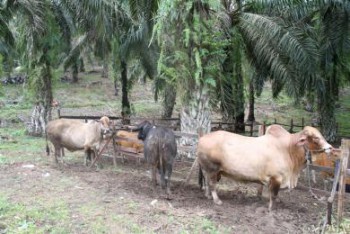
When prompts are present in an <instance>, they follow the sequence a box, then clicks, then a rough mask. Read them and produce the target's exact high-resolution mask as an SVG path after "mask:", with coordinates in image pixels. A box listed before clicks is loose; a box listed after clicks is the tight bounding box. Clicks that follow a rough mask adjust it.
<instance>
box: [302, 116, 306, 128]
mask: <svg viewBox="0 0 350 234" xmlns="http://www.w3.org/2000/svg"><path fill="white" fill-rule="evenodd" d="M301 127H302V128H303V129H304V127H305V119H304V117H303V118H301Z"/></svg>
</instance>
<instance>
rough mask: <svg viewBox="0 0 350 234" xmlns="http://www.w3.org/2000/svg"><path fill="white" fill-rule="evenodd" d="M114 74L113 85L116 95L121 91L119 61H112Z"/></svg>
mask: <svg viewBox="0 0 350 234" xmlns="http://www.w3.org/2000/svg"><path fill="white" fill-rule="evenodd" d="M112 71H113V73H112V75H113V85H114V96H118V93H119V85H118V72H119V69H118V66H117V62H113V63H112Z"/></svg>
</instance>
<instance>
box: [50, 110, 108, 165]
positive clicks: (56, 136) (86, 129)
mask: <svg viewBox="0 0 350 234" xmlns="http://www.w3.org/2000/svg"><path fill="white" fill-rule="evenodd" d="M110 124H111V122H110V121H109V118H108V117H106V116H104V117H102V118H101V119H100V120H99V122H96V121H90V122H88V123H84V122H82V121H79V120H72V119H56V120H53V121H50V122H49V123H48V125H47V128H46V130H47V138H48V139H49V140H50V141H51V142H52V144H53V145H54V147H55V159H56V162H58V157H60V156H61V149H62V148H66V149H68V150H69V151H77V150H84V151H85V153H86V152H87V151H88V150H92V151H93V152H95V155H96V152H97V150H98V149H99V147H100V145H101V142H102V140H103V135H102V133H104V132H106V131H110Z"/></svg>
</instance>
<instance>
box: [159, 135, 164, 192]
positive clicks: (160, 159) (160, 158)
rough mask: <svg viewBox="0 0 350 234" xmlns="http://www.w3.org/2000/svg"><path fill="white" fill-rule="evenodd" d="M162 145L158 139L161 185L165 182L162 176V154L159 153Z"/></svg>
mask: <svg viewBox="0 0 350 234" xmlns="http://www.w3.org/2000/svg"><path fill="white" fill-rule="evenodd" d="M163 146H164V145H163V144H161V143H160V141H158V155H159V172H160V182H161V186H163V184H162V183H165V181H163V178H164V167H163V165H164V162H163V156H164V155H163V154H161V152H163V151H162V149H161V147H163Z"/></svg>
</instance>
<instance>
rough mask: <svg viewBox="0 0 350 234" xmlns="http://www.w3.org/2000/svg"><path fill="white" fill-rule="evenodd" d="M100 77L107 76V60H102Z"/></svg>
mask: <svg viewBox="0 0 350 234" xmlns="http://www.w3.org/2000/svg"><path fill="white" fill-rule="evenodd" d="M102 78H108V61H107V60H103V65H102Z"/></svg>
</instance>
